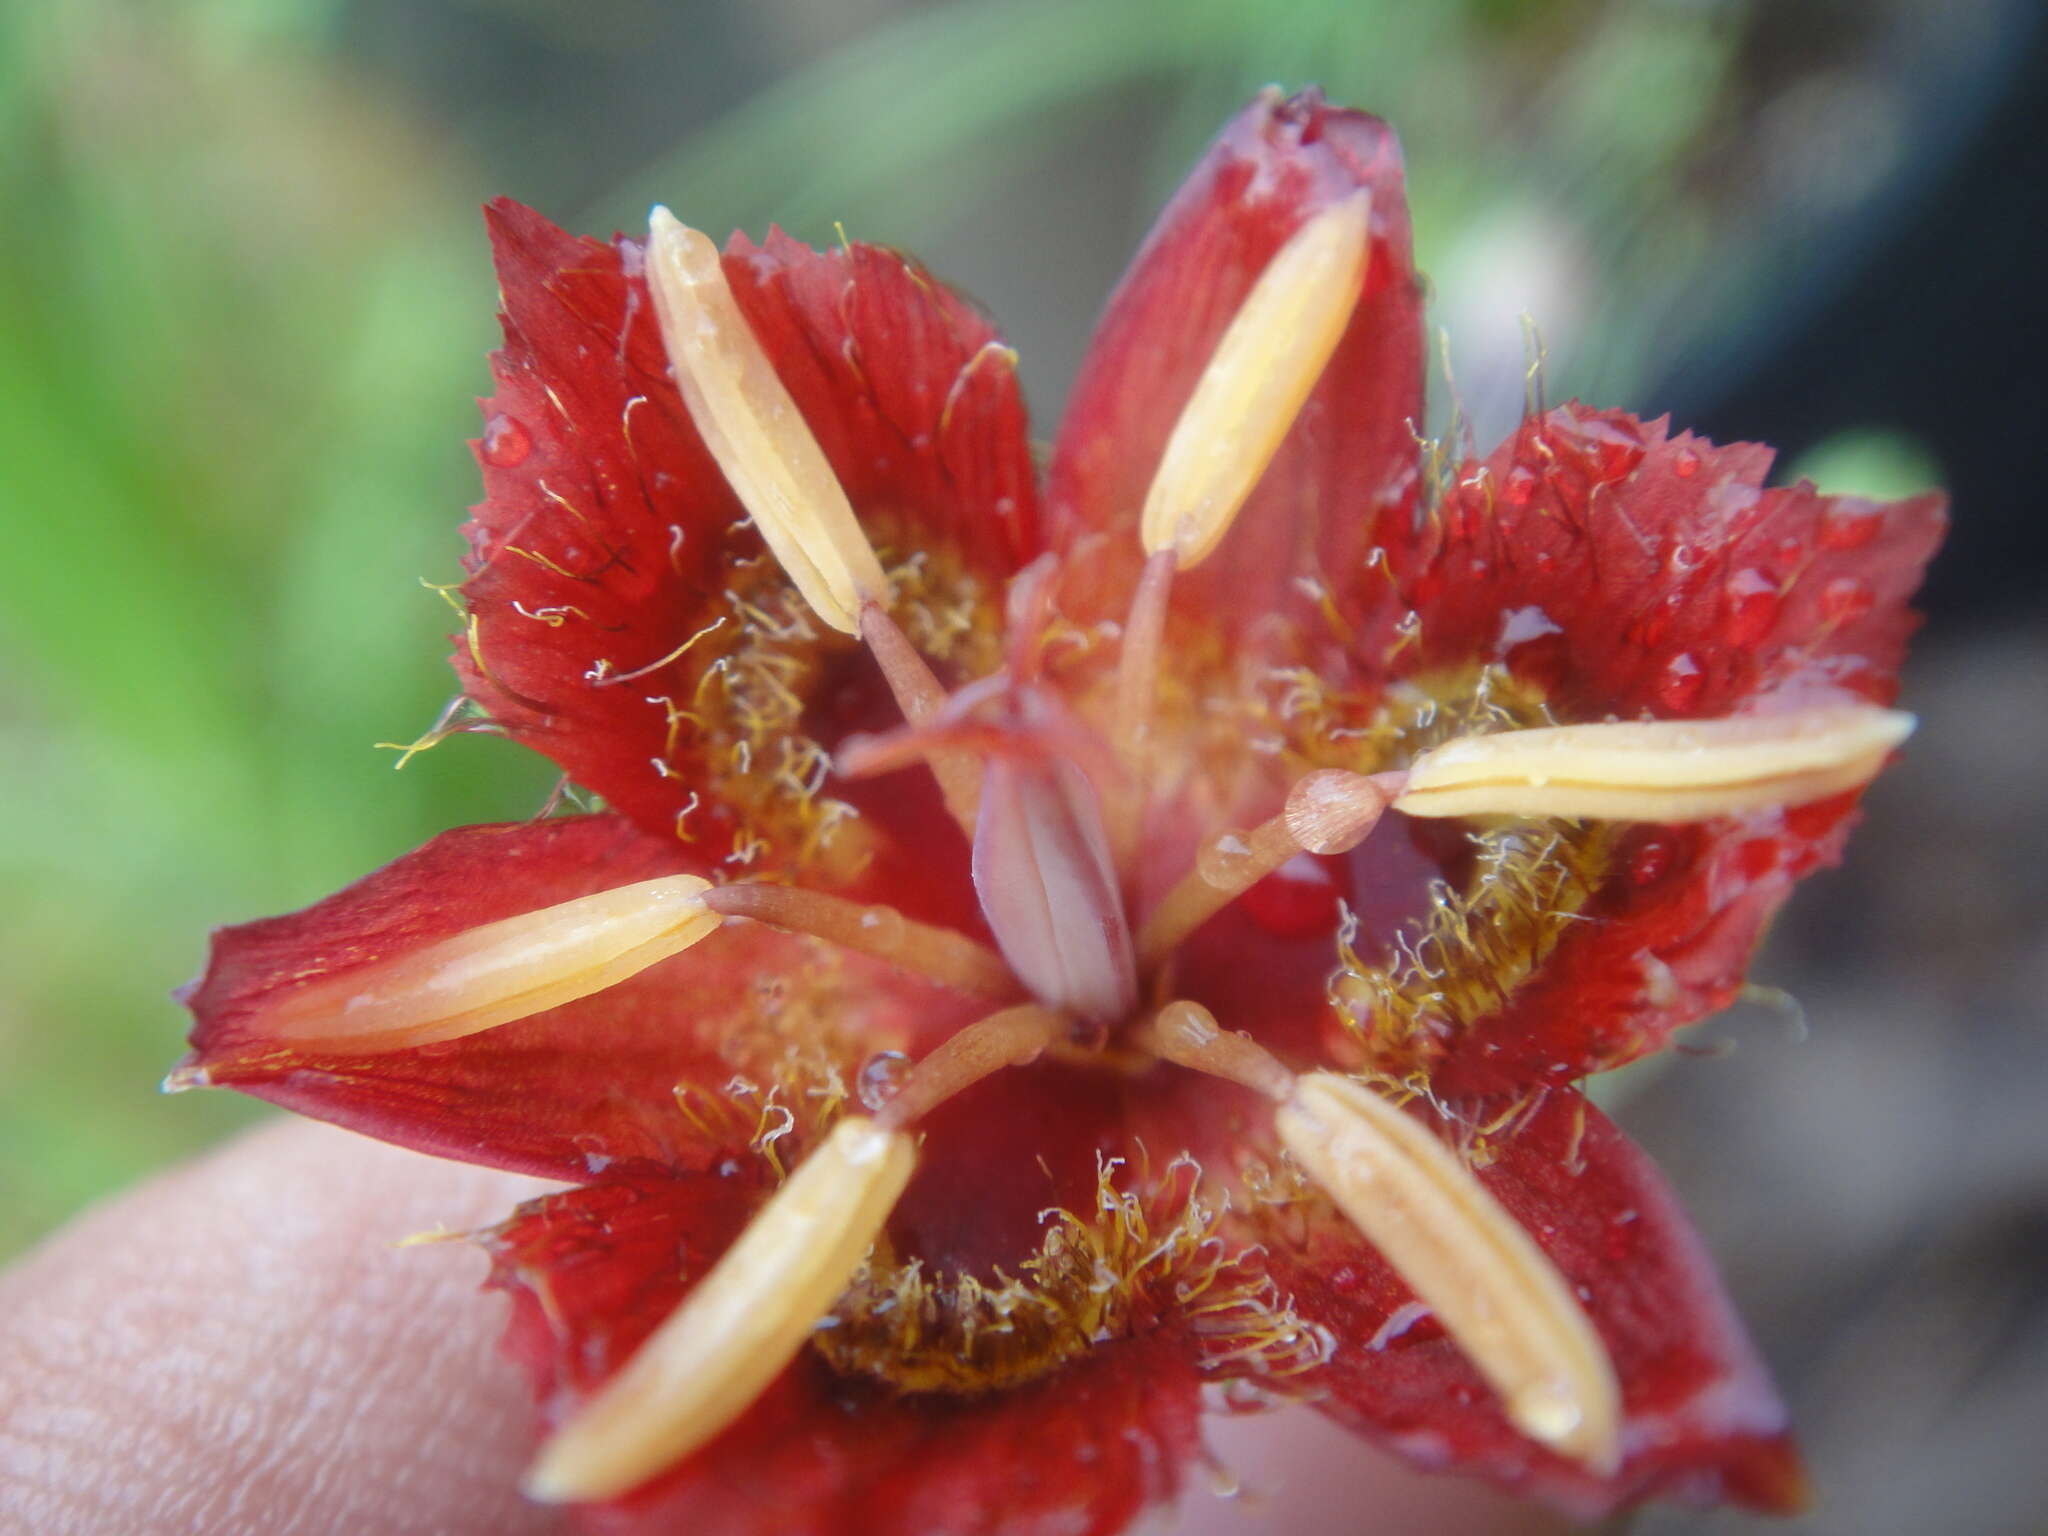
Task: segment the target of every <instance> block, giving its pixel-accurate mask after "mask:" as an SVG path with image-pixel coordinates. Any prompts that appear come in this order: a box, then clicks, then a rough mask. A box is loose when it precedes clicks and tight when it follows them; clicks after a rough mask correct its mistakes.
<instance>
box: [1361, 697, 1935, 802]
mask: <svg viewBox="0 0 2048 1536" xmlns="http://www.w3.org/2000/svg"><path fill="white" fill-rule="evenodd" d="M1913 725H1914V720H1913V717H1912V716H1911V715H1907V714H1901V713H1899V712H1898V711H1896V710H1889V709H1878V708H1876V707H1875V706H1872V705H1847V706H1838V707H1833V708H1827V709H1814V710H1803V711H1799V712H1796V713H1790V714H1778V715H1741V716H1737V717H1734V718H1731V719H1724V720H1656V721H1622V722H1617V723H1613V724H1606V725H1566V726H1550V727H1543V728H1539V729H1536V730H1527V731H1502V732H1499V733H1497V734H1494V735H1489V736H1461V737H1458V738H1457V739H1456V740H1453V741H1447V742H1445V743H1444V744H1443V745H1442V746H1440V747H1436V748H1433V749H1432V750H1430V751H1428V752H1425V753H1423V754H1422V756H1420V757H1418V758H1417V759H1416V760H1415V763H1414V765H1413V766H1412V767H1411V768H1410V769H1409V773H1408V781H1407V787H1406V788H1405V789H1404V790H1403V791H1402V793H1401V797H1400V798H1399V799H1398V800H1396V801H1395V802H1394V808H1395V809H1396V810H1398V811H1402V812H1405V813H1406V814H1408V815H1410V816H1590V817H1604V818H1612V819H1615V820H1623V821H1661V822H1683V821H1704V820H1707V819H1709V818H1711V817H1715V816H1726V815H1729V814H1732V813H1733V812H1736V811H1743V810H1750V809H1754V808H1756V807H1760V806H1774V805H1775V806H1792V805H1803V804H1805V803H1806V802H1808V801H1811V800H1819V799H1824V798H1826V797H1827V796H1829V795H1834V794H1840V793H1841V792H1842V791H1844V790H1848V789H1854V788H1856V787H1857V786H1858V785H1860V784H1863V783H1865V782H1867V781H1868V780H1869V779H1870V778H1871V777H1872V776H1873V775H1874V774H1876V772H1877V771H1878V769H1880V768H1881V767H1883V766H1884V762H1885V759H1886V758H1887V757H1888V756H1890V754H1891V753H1892V751H1893V749H1894V748H1896V747H1897V746H1898V745H1899V744H1900V743H1901V742H1903V741H1904V740H1905V739H1906V738H1907V736H1909V735H1911V734H1912V731H1913Z"/></svg>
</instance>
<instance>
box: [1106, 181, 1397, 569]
mask: <svg viewBox="0 0 2048 1536" xmlns="http://www.w3.org/2000/svg"><path fill="white" fill-rule="evenodd" d="M1371 222H1372V199H1371V197H1370V196H1369V195H1368V194H1367V193H1364V192H1359V193H1357V194H1355V195H1354V196H1352V197H1350V198H1347V199H1346V200H1345V201H1343V202H1341V203H1335V204H1332V205H1331V206H1330V207H1328V208H1325V209H1323V210H1322V211H1321V212H1320V213H1318V214H1316V215H1315V217H1313V218H1311V219H1310V220H1309V221H1308V222H1307V223H1306V224H1304V225H1302V227H1301V228H1300V229H1298V230H1296V231H1295V232H1294V234H1293V236H1292V237H1291V238H1290V239H1289V240H1288V242H1287V243H1286V244H1285V245H1283V246H1282V247H1281V248H1280V251H1279V253H1278V254H1277V255H1275V256H1274V257H1273V259H1272V260H1271V261H1270V262H1268V263H1267V265H1266V269H1265V271H1263V272H1261V273H1260V274H1259V277H1258V281H1257V282H1255V283H1253V284H1252V290H1251V292H1250V293H1249V294H1247V295H1246V296H1245V300H1244V303H1243V304H1242V305H1240V306H1239V308H1238V311H1237V314H1236V315H1235V316H1234V317H1233V318H1232V320H1231V322H1230V327H1229V329H1228V330H1226V331H1225V332H1224V333H1223V339H1222V341H1220V342H1218V343H1217V346H1216V351H1215V352H1214V354H1213V355H1211V357H1210V359H1209V365H1208V367H1207V368H1206V369H1204V370H1203V373H1202V377H1201V379H1200V380H1199V381H1198V382H1197V383H1196V385H1195V391H1194V394H1193V395H1191V396H1190V397H1189V399H1188V403H1187V405H1186V406H1185V407H1184V408H1183V409H1182V411H1181V414H1180V420H1179V421H1178V422H1177V423H1175V425H1174V429H1173V435H1172V436H1171V437H1170V438H1168V439H1167V443H1166V451H1165V453H1164V454H1163V455H1162V456H1161V457H1160V460H1159V469H1158V471H1157V473H1156V474H1155V475H1154V476H1153V480H1152V488H1151V490H1150V492H1149V493H1147V495H1146V497H1145V508H1144V513H1143V516H1142V518H1141V520H1140V523H1139V536H1140V537H1141V539H1142V540H1143V541H1144V545H1145V553H1146V554H1148V555H1154V554H1158V553H1159V552H1160V551H1161V550H1165V549H1172V550H1173V551H1175V553H1176V554H1177V555H1178V556H1179V561H1180V568H1181V569H1183V570H1186V569H1187V568H1188V567H1189V566H1192V565H1194V564H1195V562H1197V561H1198V560H1201V559H1203V558H1204V557H1205V556H1207V555H1208V553H1209V552H1210V551H1211V550H1212V549H1214V548H1215V547H1216V545H1217V542H1218V541H1219V540H1220V539H1222V537H1223V534H1224V532H1225V530H1226V529H1228V528H1229V527H1230V523H1231V519H1233V518H1234V517H1236V516H1237V513H1238V509H1239V508H1240V507H1242V506H1243V505H1244V502H1245V498H1246V497H1248V496H1250V495H1251V493H1252V487H1253V486H1254V485H1256V484H1257V483H1258V480H1259V476H1260V475H1262V474H1264V473H1265V470H1266V466H1267V465H1268V464H1269V463H1271V462H1272V459H1273V455H1274V454H1275V453H1277V452H1279V450H1280V444H1281V442H1282V440H1283V439H1285V438H1286V436H1287V432H1288V429H1289V428H1290V427H1292V426H1293V425H1294V419H1295V417H1296V416H1298V415H1300V414H1301V408H1302V406H1303V405H1304V404H1305V403H1306V402H1307V400H1308V397H1309V392H1310V391H1311V390H1313V389H1314V388H1315V384H1316V380H1317V379H1318V378H1320V377H1321V376H1322V372H1323V366H1324V364H1326V363H1328V362H1329V360H1330V354H1331V353H1332V352H1334V351H1335V350H1336V349H1337V342H1338V340H1339V339H1340V338H1341V337H1342V336H1343V334H1344V327H1345V326H1346V325H1347V324H1348V323H1349V322H1350V319H1351V311H1352V310H1353V309H1354V308H1356V307H1357V304H1358V296H1359V290H1360V287H1361V285H1362V283H1363V281H1364V277H1365V265H1366V257H1367V252H1368V250H1369V245H1368V240H1367V236H1368V234H1369V232H1370V226H1371Z"/></svg>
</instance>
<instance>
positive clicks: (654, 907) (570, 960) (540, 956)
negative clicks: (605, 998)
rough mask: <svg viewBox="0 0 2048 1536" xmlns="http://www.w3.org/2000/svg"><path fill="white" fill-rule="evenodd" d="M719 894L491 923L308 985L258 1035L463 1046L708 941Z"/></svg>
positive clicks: (272, 1009) (686, 892) (679, 895)
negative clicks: (707, 899)
mask: <svg viewBox="0 0 2048 1536" xmlns="http://www.w3.org/2000/svg"><path fill="white" fill-rule="evenodd" d="M710 889H711V887H710V884H709V882H707V881H704V880H700V879H698V878H697V877H696V876H695V875H670V876H667V877H665V878H663V879H660V880H643V881H640V882H639V883H637V884H634V885H622V886H619V887H617V888H615V889H613V890H609V891H599V892H598V893H597V894H596V895H594V896H579V897H578V898H576V900H574V901H565V902H563V903H561V904H560V905H558V906H553V907H544V908H542V909H541V910H540V911H537V912H523V913H521V914H520V915H519V916H517V917H508V918H504V919H501V920H500V921H498V922H495V923H485V924H483V925H482V926H480V927H476V928H471V929H469V930H467V931H466V932H463V933H458V934H456V935H455V936H454V937H452V938H447V939H442V940H441V941H440V942H438V943H435V944H429V945H426V946H424V947H423V948H420V949H416V950H414V951H412V952H411V953H410V954H406V955H403V956H400V957H399V958H398V959H395V960H390V961H386V962H384V963H382V964H377V965H369V966H363V967H360V968H357V969H354V970H351V971H348V972H347V973H346V974H344V975H340V976H335V977H330V978H323V979H321V980H318V981H314V982H311V983H309V984H307V985H305V986H302V987H299V988H297V989H295V990H293V991H291V992H289V993H287V994H286V995H284V996H283V997H282V998H280V999H279V1000H278V1001H277V1002H275V1003H273V1004H272V1005H270V1006H269V1007H268V1008H267V1009H265V1010H264V1011H263V1013H262V1014H260V1015H259V1016H258V1017H257V1018H256V1019H255V1020H254V1021H252V1027H253V1028H254V1029H256V1030H257V1031H259V1032H260V1033H262V1034H263V1035H265V1036H267V1037H269V1038H271V1039H274V1040H279V1041H284V1042H289V1043H292V1044H297V1045H307V1046H316V1047H318V1048H319V1049H320V1050H323V1051H340V1052H346V1053H349V1054H362V1055H369V1054H375V1053H381V1052H384V1051H397V1050H409V1049H411V1048H412V1047H415V1046H421V1045H432V1044H434V1043H436V1042H437V1041H442V1040H457V1039H460V1038H462V1037H463V1036H465V1035H473V1034H476V1033H478V1032H480V1031H482V1030H486V1029H491V1028H494V1027H496V1026H497V1025H500V1024H509V1023H512V1022H513V1021H514V1020H516V1019H523V1018H526V1017H528V1016H529V1015H531V1014H536V1013H540V1012H542V1011H544V1010H546V1009H549V1008H555V1007H559V1006H560V1005H561V1004H563V1003H568V1002H574V1001H575V1000H576V999H577V998H579V997H587V996H589V995H590V994H591V993H593V992H601V991H603V990H604V989H605V988H606V987H610V986H613V985H615V984H617V983H618V982H621V981H624V980H625V979H626V978H627V977H629V976H633V975H636V974H637V973H639V972H640V971H643V970H645V969H646V968H647V967H648V966H650V965H653V964H654V963H655V962H656V961H657V960H666V959H667V958H668V957H669V956H670V955H673V954H676V953H678V952H679V951H681V950H685V949H688V948H689V947H690V946H691V945H692V944H695V943H697V942H698V941H699V940H701V939H704V938H707V937H709V936H710V935H711V934H712V933H714V932H715V931H716V930H717V928H718V925H719V921H720V918H719V915H718V914H717V913H716V912H714V911H712V910H711V909H710V908H708V907H707V906H706V905H705V904H704V900H703V897H704V893H705V892H706V891H708V890H710Z"/></svg>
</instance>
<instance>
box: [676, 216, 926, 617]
mask: <svg viewBox="0 0 2048 1536" xmlns="http://www.w3.org/2000/svg"><path fill="white" fill-rule="evenodd" d="M647 287H648V290H649V291H650V292H651V293H652V294H653V295H654V311H655V316H656V318H657V319H658V320H659V321H660V324H661V340H662V344H663V346H665V347H666V348H667V349H668V357H669V362H670V363H671V364H672V365H673V367H674V369H675V376H676V388H677V389H678V390H680V391H681V393H682V397H683V404H684V405H685V406H686V407H688V409H689V412H690V419H691V420H692V421H693V422H695V423H696V426H697V431H698V434H699V435H700V436H701V437H702V438H703V439H704V446H705V447H706V448H708V449H710V450H711V456H712V457H713V458H714V459H716V460H717V461H718V467H719V468H720V469H721V470H723V471H724V472H725V478H726V480H727V481H728V482H730V484H731V485H732V488H733V492H734V494H736V495H737V496H738V497H739V499H740V502H741V504H742V505H743V506H745V507H746V509H747V511H748V512H749V513H750V514H751V515H752V517H753V519H754V523H755V526H757V527H758V528H759V529H760V530H761V537H762V538H764V539H766V540H767V542H768V548H769V550H770V551H771V552H772V553H773V554H774V556H775V558H776V559H777V560H778V561H780V562H781V564H782V568H783V569H784V570H785V571H787V572H788V573H789V578H790V580H791V581H793V582H795V583H796V587H797V590H798V591H799V592H801V593H802V594H803V595H804V601H805V602H807V603H809V604H810V605H811V607H812V608H813V609H815V610H816V611H817V614H818V617H819V618H821V619H823V620H824V621H825V622H826V623H827V624H830V625H831V626H832V627H833V628H834V629H838V630H843V631H844V632H845V633H847V634H849V635H852V634H858V633H859V632H860V607H861V603H862V602H863V601H865V600H868V599H874V600H876V601H879V602H884V603H886V602H887V601H888V595H889V584H888V580H887V578H886V577H884V576H883V574H882V566H881V562H880V561H878V560H877V559H876V558H875V551H874V548H873V546H871V545H870V544H869V543H868V541H867V536H866V535H865V534H863V533H862V532H861V530H860V521H859V519H857V518H856V517H855V516H854V514H853V507H852V504H851V503H849V502H848V501H847V499H846V490H845V488H844V487H843V486H841V485H840V483H839V477H838V476H836V475H835V474H833V472H832V466H831V464H830V463H828V462H827V461H826V458H825V451H824V450H823V449H822V448H820V447H819V446H818V440H817V438H816V437H814V436H813V435H812V434H811V429H810V428H809V426H807V425H806V424H805V422H804V418H803V415H802V413H801V412H799V411H798V410H797V407H796V401H795V400H793V399H791V398H790V394H789V390H788V388H787V386H785V385H784V384H783V382H782V380H781V379H780V378H779V377H778V376H777V375H776V372H775V365H774V364H773V363H772V362H770V361H769V359H768V354H767V352H765V351H764V350H763V349H762V347H761V343H760V340H759V339H758V338H757V337H756V336H755V335H754V332H753V330H752V329H751V328H750V327H749V326H748V324H747V319H746V316H745V315H743V314H741V313H740V307H739V304H738V302H737V301H736V300H735V299H734V297H733V292H732V287H731V285H730V284H729V283H727V281H726V277H725V268H724V267H723V266H722V265H721V264H720V262H719V257H718V247H717V246H715V245H713V244H712V243H711V241H710V240H709V239H708V238H706V237H705V236H704V235H702V234H700V233H699V232H698V231H696V230H694V229H691V228H689V227H688V226H686V225H684V224H682V223H679V222H678V221H677V219H676V217H675V215H673V214H671V213H670V212H669V211H668V210H667V209H666V208H661V207H657V208H655V209H654V211H653V213H652V214H650V215H649V217H648V223H647Z"/></svg>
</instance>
